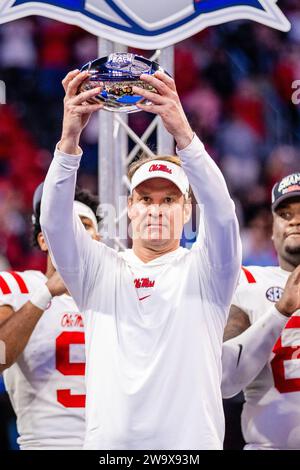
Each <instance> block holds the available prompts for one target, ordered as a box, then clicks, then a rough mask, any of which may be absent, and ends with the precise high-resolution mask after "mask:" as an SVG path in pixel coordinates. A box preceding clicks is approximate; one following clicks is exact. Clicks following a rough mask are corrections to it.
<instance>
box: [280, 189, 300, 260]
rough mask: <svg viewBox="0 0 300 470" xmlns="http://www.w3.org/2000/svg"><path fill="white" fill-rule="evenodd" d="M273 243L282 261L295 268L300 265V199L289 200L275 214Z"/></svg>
mask: <svg viewBox="0 0 300 470" xmlns="http://www.w3.org/2000/svg"><path fill="white" fill-rule="evenodd" d="M273 241H274V245H275V249H276V251H277V253H278V255H279V257H281V258H282V259H284V260H285V261H287V262H288V263H290V264H291V265H293V266H295V267H296V266H298V264H299V263H300V197H299V198H298V197H297V198H293V199H289V200H287V201H286V202H283V203H282V204H280V205H279V206H278V208H277V209H276V211H275V212H274V213H273Z"/></svg>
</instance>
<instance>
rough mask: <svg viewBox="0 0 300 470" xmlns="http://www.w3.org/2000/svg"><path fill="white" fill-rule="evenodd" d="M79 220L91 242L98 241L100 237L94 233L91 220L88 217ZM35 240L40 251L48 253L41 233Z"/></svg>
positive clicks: (81, 217)
mask: <svg viewBox="0 0 300 470" xmlns="http://www.w3.org/2000/svg"><path fill="white" fill-rule="evenodd" d="M80 220H81V222H82V224H83V226H84V228H85V229H86V231H87V232H88V233H89V234H90V235H91V237H92V239H93V240H100V235H99V233H98V232H96V230H95V227H94V224H93V222H92V221H91V219H89V218H88V217H83V216H80ZM37 240H38V244H39V247H40V249H41V250H42V251H47V252H48V246H47V243H46V241H45V239H44V235H43V234H42V232H40V233H39V234H38V238H37Z"/></svg>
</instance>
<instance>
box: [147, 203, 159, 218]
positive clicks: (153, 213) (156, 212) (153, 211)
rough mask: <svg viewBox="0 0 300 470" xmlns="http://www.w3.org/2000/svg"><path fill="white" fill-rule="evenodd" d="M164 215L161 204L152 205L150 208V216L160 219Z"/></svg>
mask: <svg viewBox="0 0 300 470" xmlns="http://www.w3.org/2000/svg"><path fill="white" fill-rule="evenodd" d="M161 214H162V207H161V206H160V205H159V204H151V205H150V206H149V208H148V215H149V216H151V217H159V216H160V215H161Z"/></svg>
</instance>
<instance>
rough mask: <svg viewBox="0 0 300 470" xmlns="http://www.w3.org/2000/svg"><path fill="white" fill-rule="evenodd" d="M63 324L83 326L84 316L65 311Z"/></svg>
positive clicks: (64, 325) (66, 325) (65, 325)
mask: <svg viewBox="0 0 300 470" xmlns="http://www.w3.org/2000/svg"><path fill="white" fill-rule="evenodd" d="M61 326H62V327H63V328H65V327H72V326H77V327H80V328H83V326H84V325H83V318H82V316H81V315H80V313H65V314H64V315H63V317H62V319H61Z"/></svg>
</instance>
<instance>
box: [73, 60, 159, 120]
mask: <svg viewBox="0 0 300 470" xmlns="http://www.w3.org/2000/svg"><path fill="white" fill-rule="evenodd" d="M84 70H88V71H89V72H90V76H89V77H88V78H87V79H86V80H84V81H83V82H82V84H81V86H80V87H79V90H78V92H82V91H87V90H90V89H91V88H95V87H101V91H100V93H99V94H98V95H96V96H95V97H93V98H91V99H90V100H89V102H90V103H105V105H104V107H103V109H106V110H107V111H115V112H118V113H134V112H137V111H141V110H140V109H138V108H137V106H136V104H137V103H139V102H143V104H147V103H149V100H145V99H144V97H143V96H140V95H136V94H134V93H133V91H132V87H133V86H134V85H135V86H138V87H140V88H143V89H146V90H149V91H151V92H153V93H157V91H156V90H155V88H153V87H152V86H151V85H149V84H148V83H146V82H143V81H142V80H140V75H141V74H142V73H147V74H150V75H153V74H154V73H155V72H156V71H157V70H160V71H162V72H164V70H163V69H162V68H161V67H160V65H159V64H158V63H156V62H153V61H151V60H149V59H146V58H145V57H143V56H139V55H136V54H131V53H127V52H114V53H112V54H110V55H109V56H106V57H101V58H98V59H95V60H93V61H90V62H88V63H87V64H85V65H84V66H83V67H82V68H81V72H83V71H84ZM165 73H166V72H165Z"/></svg>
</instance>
